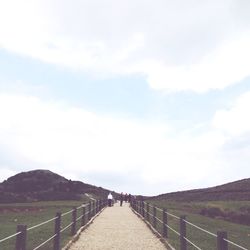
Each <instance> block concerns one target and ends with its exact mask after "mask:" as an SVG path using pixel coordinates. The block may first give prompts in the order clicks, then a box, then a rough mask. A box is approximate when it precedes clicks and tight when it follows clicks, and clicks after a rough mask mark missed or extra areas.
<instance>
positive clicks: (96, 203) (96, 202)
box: [95, 200, 98, 214]
mask: <svg viewBox="0 0 250 250" xmlns="http://www.w3.org/2000/svg"><path fill="white" fill-rule="evenodd" d="M97 207H98V200H96V201H95V214H97V213H98V208H97Z"/></svg>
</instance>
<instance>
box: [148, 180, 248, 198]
mask: <svg viewBox="0 0 250 250" xmlns="http://www.w3.org/2000/svg"><path fill="white" fill-rule="evenodd" d="M150 199H156V200H169V201H184V202H189V201H219V200H220V201H225V200H250V178H248V179H243V180H238V181H234V182H230V183H226V184H223V185H219V186H215V187H211V188H203V189H194V190H187V191H180V192H173V193H166V194H161V195H158V196H154V197H151V198H150Z"/></svg>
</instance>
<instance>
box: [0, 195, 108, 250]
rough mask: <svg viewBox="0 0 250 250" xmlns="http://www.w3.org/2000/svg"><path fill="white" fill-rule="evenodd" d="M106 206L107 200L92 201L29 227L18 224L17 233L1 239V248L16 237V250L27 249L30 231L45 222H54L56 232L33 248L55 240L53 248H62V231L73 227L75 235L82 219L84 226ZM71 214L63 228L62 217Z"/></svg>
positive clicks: (34, 248)
mask: <svg viewBox="0 0 250 250" xmlns="http://www.w3.org/2000/svg"><path fill="white" fill-rule="evenodd" d="M105 206H107V201H106V200H95V201H90V202H89V203H86V204H83V205H81V206H79V207H74V208H73V209H72V210H70V211H67V212H65V213H61V212H58V213H56V216H55V217H53V218H51V219H49V220H47V221H43V222H41V223H39V224H37V225H35V226H32V227H29V228H27V225H17V229H16V233H15V234H12V235H10V236H7V237H5V238H4V239H0V249H2V248H1V243H3V242H5V241H8V240H9V239H12V238H14V237H16V241H15V250H26V249H27V234H28V232H29V231H32V230H34V229H36V228H39V227H41V226H43V225H45V224H48V223H51V222H54V233H53V234H52V235H51V236H50V237H49V238H48V239H46V240H44V241H43V242H40V243H37V246H35V247H33V248H32V249H33V250H37V249H40V248H41V247H43V246H44V245H46V244H47V243H48V242H50V241H52V240H53V250H60V249H61V233H62V232H64V231H65V230H66V229H68V228H71V230H70V236H74V235H75V234H76V232H77V222H78V221H81V223H80V226H81V227H83V226H84V225H86V224H87V223H88V221H90V220H91V218H92V217H94V216H95V215H96V214H97V213H99V212H100V211H101V210H102V209H103V208H104V207H105ZM80 209H82V210H80ZM70 214H71V222H70V223H69V224H67V225H66V226H64V227H63V228H62V218H63V217H65V216H67V215H70ZM77 216H78V217H77Z"/></svg>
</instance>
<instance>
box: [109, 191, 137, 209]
mask: <svg viewBox="0 0 250 250" xmlns="http://www.w3.org/2000/svg"><path fill="white" fill-rule="evenodd" d="M131 199H132V196H131V194H127V193H123V192H122V193H121V194H120V206H122V204H123V201H124V202H129V203H130V202H131ZM113 204H114V197H113V195H112V194H111V193H109V194H108V206H109V207H111V206H113Z"/></svg>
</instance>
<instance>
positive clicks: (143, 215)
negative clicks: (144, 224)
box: [142, 201, 145, 218]
mask: <svg viewBox="0 0 250 250" xmlns="http://www.w3.org/2000/svg"><path fill="white" fill-rule="evenodd" d="M142 217H143V218H145V211H144V201H142Z"/></svg>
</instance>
